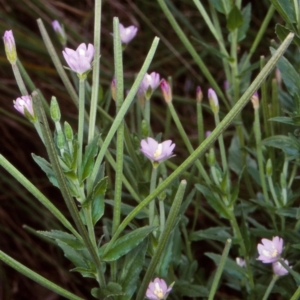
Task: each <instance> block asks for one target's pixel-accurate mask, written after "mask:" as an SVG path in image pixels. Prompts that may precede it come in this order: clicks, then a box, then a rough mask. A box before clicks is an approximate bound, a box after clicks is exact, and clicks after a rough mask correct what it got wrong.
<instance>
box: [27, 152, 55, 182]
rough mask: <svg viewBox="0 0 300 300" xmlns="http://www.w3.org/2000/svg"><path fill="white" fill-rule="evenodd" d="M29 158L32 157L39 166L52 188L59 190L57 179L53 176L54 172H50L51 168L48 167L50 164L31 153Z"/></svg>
mask: <svg viewBox="0 0 300 300" xmlns="http://www.w3.org/2000/svg"><path fill="white" fill-rule="evenodd" d="M31 156H32V158H33V160H34V161H35V162H36V163H37V164H38V165H39V167H40V168H41V169H42V170H43V171H44V172H45V174H46V175H47V177H48V178H49V180H50V182H51V183H52V184H53V185H54V186H56V187H58V188H59V186H58V183H57V179H56V177H55V175H54V172H53V170H52V166H51V165H50V163H49V162H48V161H47V160H46V159H44V158H42V157H40V156H37V155H35V154H34V153H32V154H31Z"/></svg>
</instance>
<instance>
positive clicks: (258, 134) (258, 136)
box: [251, 94, 270, 204]
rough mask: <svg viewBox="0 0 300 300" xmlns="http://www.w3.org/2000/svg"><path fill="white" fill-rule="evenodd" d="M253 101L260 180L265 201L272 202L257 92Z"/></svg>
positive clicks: (252, 98)
mask: <svg viewBox="0 0 300 300" xmlns="http://www.w3.org/2000/svg"><path fill="white" fill-rule="evenodd" d="M251 101H252V103H253V108H254V124H253V127H254V128H253V129H254V134H255V140H256V154H257V161H258V168H259V176H260V182H261V186H262V190H263V194H264V198H265V201H266V203H268V204H270V199H269V195H268V190H267V184H266V179H265V172H264V164H263V154H262V147H261V128H260V120H259V99H258V96H257V94H254V95H253V96H252V97H251Z"/></svg>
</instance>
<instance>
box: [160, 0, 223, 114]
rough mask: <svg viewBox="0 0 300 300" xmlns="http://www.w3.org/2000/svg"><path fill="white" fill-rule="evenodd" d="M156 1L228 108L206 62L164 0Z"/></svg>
mask: <svg viewBox="0 0 300 300" xmlns="http://www.w3.org/2000/svg"><path fill="white" fill-rule="evenodd" d="M157 2H158V3H159V5H160V7H161V9H162V10H163V12H164V14H165V16H166V17H167V19H168V20H169V22H170V24H171V26H172V27H173V29H174V31H175V32H176V34H177V35H178V37H179V38H180V40H181V42H182V43H183V45H184V46H185V48H186V49H187V50H188V52H189V53H190V55H191V56H192V57H193V59H194V61H195V63H196V64H197V65H198V66H199V68H200V70H201V71H202V73H203V74H204V76H205V77H206V78H207V80H208V82H209V83H210V85H211V86H212V87H213V89H214V90H215V91H216V93H217V94H218V95H219V96H220V98H221V99H222V101H223V102H224V104H225V105H226V106H227V108H229V105H228V103H227V100H226V97H225V96H224V94H223V92H222V90H221V89H220V88H219V86H218V84H217V82H216V81H215V79H214V77H213V76H212V74H211V73H210V71H209V70H208V68H207V67H206V64H205V63H204V62H203V60H202V59H201V57H200V56H199V54H198V52H197V51H196V49H195V48H194V47H193V45H192V44H191V42H190V41H189V40H188V38H187V37H186V35H185V33H184V32H183V30H182V29H181V28H180V26H179V24H178V23H177V22H176V20H175V18H174V17H173V15H172V13H171V11H170V10H169V8H168V6H167V5H166V2H165V0H157Z"/></svg>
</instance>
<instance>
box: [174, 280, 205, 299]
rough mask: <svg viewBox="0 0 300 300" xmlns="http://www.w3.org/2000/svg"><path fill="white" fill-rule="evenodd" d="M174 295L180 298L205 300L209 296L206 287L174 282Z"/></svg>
mask: <svg viewBox="0 0 300 300" xmlns="http://www.w3.org/2000/svg"><path fill="white" fill-rule="evenodd" d="M174 293H175V294H179V295H180V296H181V297H184V296H185V297H199V298H200V297H201V298H207V297H208V295H209V291H208V289H207V287H205V286H202V285H198V284H197V285H196V284H190V283H189V282H186V283H182V282H176V284H175V286H174Z"/></svg>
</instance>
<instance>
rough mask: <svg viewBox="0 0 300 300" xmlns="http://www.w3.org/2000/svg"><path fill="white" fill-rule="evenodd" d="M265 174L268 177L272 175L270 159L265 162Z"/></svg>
mask: <svg viewBox="0 0 300 300" xmlns="http://www.w3.org/2000/svg"><path fill="white" fill-rule="evenodd" d="M266 174H267V176H268V177H270V176H272V174H273V166H272V161H271V159H270V158H269V159H268V161H267V165H266Z"/></svg>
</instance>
